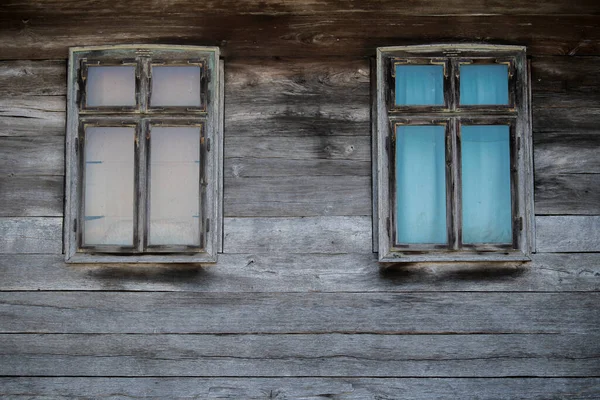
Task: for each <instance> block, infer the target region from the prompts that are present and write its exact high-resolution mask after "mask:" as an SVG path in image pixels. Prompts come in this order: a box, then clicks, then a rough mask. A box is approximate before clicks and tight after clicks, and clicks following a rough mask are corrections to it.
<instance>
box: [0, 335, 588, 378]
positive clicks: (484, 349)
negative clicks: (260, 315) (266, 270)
mask: <svg viewBox="0 0 600 400" xmlns="http://www.w3.org/2000/svg"><path fill="white" fill-rule="evenodd" d="M599 339H600V337H598V336H597V335H564V336H559V335H479V334H478V335H435V334H434V335H412V336H401V335H371V334H367V335H344V334H325V335H314V334H312V335H298V334H295V335H255V334H250V335H218V336H215V335H118V336H114V335H99V334H95V335H72V334H71V335H49V334H45V335H0V343H2V344H1V345H0V350H2V353H1V355H0V361H1V362H0V374H2V375H3V376H19V375H32V376H36V375H37V376H48V375H53V376H117V377H126V376H157V375H162V376H212V377H219V376H249V377H257V376H265V377H287V376H313V377H316V376H318V377H326V376H338V377H339V376H342V377H343V376H353V377H390V376H391V377H423V376H428V377H488V378H493V377H497V376H504V377H508V376H513V377H519V376H533V377H553V376H559V377H566V376H572V377H580V376H586V375H595V374H596V373H597V372H598V357H600V340H599ZM548 360H551V361H548Z"/></svg>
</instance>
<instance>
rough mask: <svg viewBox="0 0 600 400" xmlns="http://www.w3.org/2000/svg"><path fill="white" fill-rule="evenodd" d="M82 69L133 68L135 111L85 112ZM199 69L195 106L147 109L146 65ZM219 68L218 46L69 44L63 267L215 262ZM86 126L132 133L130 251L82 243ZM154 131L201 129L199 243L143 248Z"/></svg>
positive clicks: (218, 246) (219, 219)
mask: <svg viewBox="0 0 600 400" xmlns="http://www.w3.org/2000/svg"><path fill="white" fill-rule="evenodd" d="M89 65H102V66H104V65H119V66H122V65H132V66H135V68H136V69H135V71H136V73H135V86H136V88H135V99H136V105H135V106H126V107H120V106H119V107H89V106H87V102H86V98H87V96H86V85H85V80H86V77H87V68H88V66H89ZM154 65H169V66H171V65H172V66H175V65H185V66H189V65H197V66H199V67H200V71H201V78H200V87H201V98H200V106H199V107H185V106H184V107H162V106H161V107H152V106H151V104H150V99H151V90H152V66H154ZM222 77H223V64H222V61H220V59H219V48H218V47H199V46H166V45H117V46H92V47H73V48H71V49H70V52H69V71H68V91H67V132H66V185H65V186H66V187H65V200H66V205H65V221H64V253H65V260H66V262H69V263H214V262H216V261H217V254H218V253H219V252H222V230H223V211H222V210H223V208H222V193H223V175H222V174H223V78H222ZM88 126H104V127H113V126H114V127H123V126H129V127H133V128H135V146H134V149H135V154H134V168H135V170H134V186H135V188H134V224H133V225H134V226H133V229H134V232H133V238H134V240H133V246H112V245H111V246H108V245H95V246H84V245H83V239H82V232H83V228H82V226H81V225H82V224H81V221H83V216H84V213H83V211H84V210H83V205H84V201H83V196H84V190H83V188H84V187H85V186H84V154H85V152H84V143H85V140H84V138H85V130H86V127H88ZM153 126H197V127H199V128H200V152H201V157H200V160H201V162H200V180H199V182H198V185H199V187H200V200H199V202H200V218H198V223H199V224H200V245H199V246H172V245H160V246H159V245H150V244H149V241H148V226H149V223H148V218H149V215H147V214H148V213H147V210H148V201H149V185H150V181H149V176H148V174H147V172H148V170H149V162H150V160H149V158H150V157H149V155H150V145H151V141H150V137H151V136H150V135H151V129H152V127H153Z"/></svg>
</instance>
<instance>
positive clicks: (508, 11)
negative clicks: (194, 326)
mask: <svg viewBox="0 0 600 400" xmlns="http://www.w3.org/2000/svg"><path fill="white" fill-rule="evenodd" d="M0 9H1V10H2V11H4V12H6V13H8V14H9V15H15V14H16V15H24V14H27V15H30V16H32V17H38V16H39V17H41V16H46V15H55V14H66V15H73V14H75V15H77V14H80V13H81V11H82V10H81V6H80V4H79V3H78V2H76V1H74V0H60V1H59V0H45V1H43V2H29V3H26V4H23V3H22V2H19V1H15V0H10V1H6V2H4V3H3V6H2V8H0ZM86 10H89V11H90V12H94V13H96V12H99V13H101V14H102V15H104V14H107V13H114V14H115V15H138V14H150V15H163V14H165V13H169V14H172V13H174V12H182V11H185V12H186V13H189V14H202V13H220V14H226V15H227V14H240V15H246V14H250V15H263V16H278V15H314V14H325V15H326V14H328V13H331V12H347V13H363V12H369V11H373V10H378V11H379V12H380V13H381V14H382V15H388V14H392V15H393V14H398V15H440V14H444V15H481V14H486V15H489V14H503V15H521V14H572V15H573V14H575V15H587V14H598V13H600V8H599V7H598V5H597V4H596V3H595V2H593V1H589V0H577V1H573V2H572V3H569V4H565V3H564V2H562V1H560V0H548V1H545V2H543V3H540V2H536V1H535V0H523V1H521V2H518V3H515V4H512V3H492V4H487V3H481V2H479V1H452V2H451V3H450V4H449V3H448V2H444V1H442V0H433V1H424V0H419V1H414V2H412V3H411V4H410V5H408V4H397V3H396V2H394V1H392V0H380V1H378V2H377V3H376V4H374V3H373V2H369V1H358V0H349V1H343V2H339V3H327V2H325V3H324V2H318V1H314V0H266V1H264V0H247V1H244V2H243V3H241V4H240V3H238V2H236V1H233V0H226V1H208V2H202V3H197V2H194V1H191V0H188V1H185V0H184V1H182V0H178V1H174V0H168V1H164V2H163V3H161V4H160V5H159V4H146V2H144V1H143V0H133V1H131V2H130V4H129V5H128V6H125V5H123V4H114V5H112V4H111V6H110V7H108V6H107V5H105V4H95V3H94V4H90V5H89V6H88V8H86Z"/></svg>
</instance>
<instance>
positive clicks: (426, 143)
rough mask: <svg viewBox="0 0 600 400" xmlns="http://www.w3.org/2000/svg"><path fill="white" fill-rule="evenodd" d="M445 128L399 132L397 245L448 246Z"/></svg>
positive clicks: (402, 129) (413, 128)
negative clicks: (425, 244) (441, 244)
mask: <svg viewBox="0 0 600 400" xmlns="http://www.w3.org/2000/svg"><path fill="white" fill-rule="evenodd" d="M445 154H446V152H445V127H443V126H439V125H430V126H399V127H398V128H397V130H396V215H397V218H396V220H397V227H396V228H397V229H396V231H397V241H398V243H403V244H410V243H447V242H448V239H447V233H446V167H445V160H446V156H445Z"/></svg>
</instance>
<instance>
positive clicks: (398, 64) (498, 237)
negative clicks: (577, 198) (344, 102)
mask: <svg viewBox="0 0 600 400" xmlns="http://www.w3.org/2000/svg"><path fill="white" fill-rule="evenodd" d="M376 68H377V81H376V82H375V83H374V95H375V99H376V105H375V111H376V113H375V114H376V121H375V124H374V126H375V132H374V133H375V135H376V141H374V143H376V146H377V149H376V156H375V157H374V171H376V173H375V185H376V188H375V190H374V193H375V195H376V196H375V197H376V198H377V202H376V209H377V212H376V215H375V216H374V231H375V232H378V234H377V235H376V243H377V246H376V250H377V251H378V252H379V259H380V261H382V262H394V261H409V262H415V261H460V260H464V261H477V260H492V261H493V260H498V261H507V260H527V259H528V255H529V254H530V253H531V252H532V249H533V243H532V242H533V240H532V228H533V173H532V155H531V154H532V143H531V126H530V108H529V84H528V64H527V59H526V53H525V48H523V47H520V46H496V45H427V46H404V47H385V48H379V49H378V51H377V63H376Z"/></svg>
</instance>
